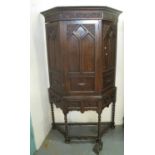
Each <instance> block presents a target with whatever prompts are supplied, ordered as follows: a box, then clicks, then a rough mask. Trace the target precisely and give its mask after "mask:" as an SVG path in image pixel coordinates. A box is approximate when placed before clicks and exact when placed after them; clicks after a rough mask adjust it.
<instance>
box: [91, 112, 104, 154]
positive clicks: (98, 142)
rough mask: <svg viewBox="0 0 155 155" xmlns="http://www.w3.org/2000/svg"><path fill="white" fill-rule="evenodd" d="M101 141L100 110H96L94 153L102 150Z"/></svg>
mask: <svg viewBox="0 0 155 155" xmlns="http://www.w3.org/2000/svg"><path fill="white" fill-rule="evenodd" d="M102 146H103V143H102V141H101V112H98V133H97V139H96V144H95V146H94V148H93V150H94V152H95V153H96V154H99V152H100V150H102Z"/></svg>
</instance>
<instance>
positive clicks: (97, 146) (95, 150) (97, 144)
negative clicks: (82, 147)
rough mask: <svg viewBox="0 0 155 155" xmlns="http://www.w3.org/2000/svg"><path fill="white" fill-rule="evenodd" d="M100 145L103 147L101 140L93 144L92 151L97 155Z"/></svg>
mask: <svg viewBox="0 0 155 155" xmlns="http://www.w3.org/2000/svg"><path fill="white" fill-rule="evenodd" d="M102 147H103V142H102V141H100V142H97V143H96V144H95V146H94V147H93V151H94V152H95V153H96V154H97V155H99V152H100V151H101V150H102Z"/></svg>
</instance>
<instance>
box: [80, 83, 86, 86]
mask: <svg viewBox="0 0 155 155" xmlns="http://www.w3.org/2000/svg"><path fill="white" fill-rule="evenodd" d="M78 85H79V86H85V85H86V83H78Z"/></svg>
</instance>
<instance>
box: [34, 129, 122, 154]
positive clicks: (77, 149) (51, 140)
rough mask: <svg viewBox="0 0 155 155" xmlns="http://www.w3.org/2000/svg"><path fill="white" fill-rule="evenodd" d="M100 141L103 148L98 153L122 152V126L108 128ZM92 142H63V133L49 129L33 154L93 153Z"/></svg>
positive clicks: (80, 130)
mask: <svg viewBox="0 0 155 155" xmlns="http://www.w3.org/2000/svg"><path fill="white" fill-rule="evenodd" d="M74 131H75V130H74ZM82 131H83V130H82V128H80V129H78V130H77V131H76V133H82ZM92 131H94V130H92ZM102 141H103V149H102V151H101V152H100V153H99V155H123V154H124V135H123V127H122V126H116V128H115V129H109V130H108V131H107V132H106V133H105V134H104V135H103V137H102ZM94 144H95V143H93V142H80V143H79V142H72V143H70V144H65V143H64V137H63V135H62V134H61V133H60V132H59V131H57V130H51V132H50V133H49V135H48V136H47V138H46V139H45V141H44V143H43V144H42V146H41V147H40V149H39V150H38V151H37V152H36V154H35V155H95V153H94V152H93V151H92V149H93V147H94Z"/></svg>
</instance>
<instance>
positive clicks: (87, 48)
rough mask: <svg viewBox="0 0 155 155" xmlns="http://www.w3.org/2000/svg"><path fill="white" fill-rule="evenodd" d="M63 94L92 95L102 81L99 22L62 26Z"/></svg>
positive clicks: (64, 23)
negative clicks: (66, 92)
mask: <svg viewBox="0 0 155 155" xmlns="http://www.w3.org/2000/svg"><path fill="white" fill-rule="evenodd" d="M62 25H63V27H62V31H63V32H65V34H64V36H63V39H64V44H63V46H64V68H65V79H66V84H65V87H66V90H68V92H69V93H70V94H72V93H73V94H79V93H80V92H82V93H86V94H87V93H94V92H98V91H99V90H100V89H101V88H100V84H99V81H100V80H101V76H100V73H101V72H100V69H101V66H100V65H101V60H100V57H101V54H102V53H101V52H102V51H101V39H100V37H101V35H100V34H101V22H100V21H98V20H81V21H80V20H78V21H65V22H63V24H62Z"/></svg>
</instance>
